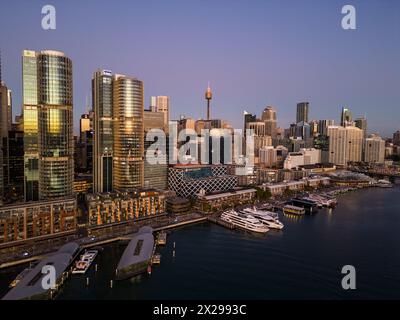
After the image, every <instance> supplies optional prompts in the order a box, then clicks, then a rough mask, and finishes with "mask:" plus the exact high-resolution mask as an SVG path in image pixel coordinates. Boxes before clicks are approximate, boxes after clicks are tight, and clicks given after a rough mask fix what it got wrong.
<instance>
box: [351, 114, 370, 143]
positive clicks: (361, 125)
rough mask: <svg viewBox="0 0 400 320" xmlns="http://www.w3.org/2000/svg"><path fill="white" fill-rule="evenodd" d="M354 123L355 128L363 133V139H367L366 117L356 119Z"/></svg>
mask: <svg viewBox="0 0 400 320" xmlns="http://www.w3.org/2000/svg"><path fill="white" fill-rule="evenodd" d="M354 123H355V126H356V127H357V128H359V129H361V130H362V131H363V133H364V139H366V138H367V129H368V123H367V118H366V117H361V118H357V119H356V120H355V121H354Z"/></svg>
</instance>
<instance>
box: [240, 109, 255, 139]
mask: <svg viewBox="0 0 400 320" xmlns="http://www.w3.org/2000/svg"><path fill="white" fill-rule="evenodd" d="M243 117H244V126H243V129H244V135H246V129H247V128H248V125H247V124H248V123H249V122H256V121H257V116H256V115H255V114H251V113H249V112H247V111H244V112H243Z"/></svg>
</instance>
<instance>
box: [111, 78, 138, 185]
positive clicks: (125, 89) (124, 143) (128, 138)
mask: <svg viewBox="0 0 400 320" xmlns="http://www.w3.org/2000/svg"><path fill="white" fill-rule="evenodd" d="M113 98H114V99H113V100H114V101H113V102H114V123H115V128H114V177H113V179H114V188H115V189H116V190H121V191H122V190H130V189H132V188H140V187H142V186H143V183H144V160H143V158H144V157H143V153H144V145H143V141H144V139H143V135H144V133H143V110H144V101H143V83H142V81H140V80H138V79H136V78H130V77H126V76H119V75H118V76H115V79H114V85H113Z"/></svg>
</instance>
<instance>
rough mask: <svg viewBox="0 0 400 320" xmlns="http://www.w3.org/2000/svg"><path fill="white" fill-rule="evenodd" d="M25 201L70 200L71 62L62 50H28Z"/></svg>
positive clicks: (25, 60)
mask: <svg viewBox="0 0 400 320" xmlns="http://www.w3.org/2000/svg"><path fill="white" fill-rule="evenodd" d="M22 65H23V66H22V69H23V71H22V72H23V75H22V78H23V116H24V148H25V155H24V167H25V168H24V171H25V200H26V201H31V200H45V199H54V198H59V197H65V196H70V195H72V185H73V123H72V109H73V101H72V62H71V60H70V59H69V58H68V57H66V56H65V55H64V53H62V52H59V51H41V52H35V51H27V50H26V51H24V52H23V57H22Z"/></svg>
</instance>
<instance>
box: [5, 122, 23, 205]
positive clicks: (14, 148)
mask: <svg viewBox="0 0 400 320" xmlns="http://www.w3.org/2000/svg"><path fill="white" fill-rule="evenodd" d="M3 150H4V200H5V202H8V203H12V202H17V201H21V200H23V199H24V132H23V131H19V130H17V129H12V130H10V131H9V132H8V137H7V139H6V143H4V145H3Z"/></svg>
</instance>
